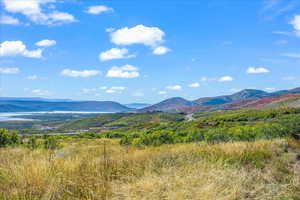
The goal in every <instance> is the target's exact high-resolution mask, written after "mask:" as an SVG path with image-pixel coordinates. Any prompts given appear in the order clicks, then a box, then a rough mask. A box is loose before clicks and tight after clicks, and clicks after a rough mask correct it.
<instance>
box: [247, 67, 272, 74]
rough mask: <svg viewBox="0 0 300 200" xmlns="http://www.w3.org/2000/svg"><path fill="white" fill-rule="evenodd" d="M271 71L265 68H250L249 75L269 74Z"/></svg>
mask: <svg viewBox="0 0 300 200" xmlns="http://www.w3.org/2000/svg"><path fill="white" fill-rule="evenodd" d="M269 72H270V71H269V70H268V69H267V68H264V67H249V68H248V69H247V73H248V74H261V73H269Z"/></svg>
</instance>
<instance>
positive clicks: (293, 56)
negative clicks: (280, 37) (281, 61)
mask: <svg viewBox="0 0 300 200" xmlns="http://www.w3.org/2000/svg"><path fill="white" fill-rule="evenodd" d="M281 56H285V57H290V58H300V53H283V54H281Z"/></svg>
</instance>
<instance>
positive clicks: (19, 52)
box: [0, 41, 43, 58]
mask: <svg viewBox="0 0 300 200" xmlns="http://www.w3.org/2000/svg"><path fill="white" fill-rule="evenodd" d="M42 52H43V50H41V49H37V50H32V51H29V50H28V49H27V48H26V45H25V44H24V43H23V42H22V41H5V42H2V43H1V44H0V56H24V57H29V58H41V57H42Z"/></svg>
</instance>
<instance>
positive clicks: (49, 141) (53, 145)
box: [44, 136, 60, 150]
mask: <svg viewBox="0 0 300 200" xmlns="http://www.w3.org/2000/svg"><path fill="white" fill-rule="evenodd" d="M59 147H60V145H59V142H58V140H57V139H56V137H54V136H48V137H47V138H46V139H45V141H44V148H45V149H50V150H54V149H57V148H59Z"/></svg>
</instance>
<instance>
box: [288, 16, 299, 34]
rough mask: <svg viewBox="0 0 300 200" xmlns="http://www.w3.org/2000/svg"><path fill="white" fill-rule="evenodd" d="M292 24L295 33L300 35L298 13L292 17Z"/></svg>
mask: <svg viewBox="0 0 300 200" xmlns="http://www.w3.org/2000/svg"><path fill="white" fill-rule="evenodd" d="M290 24H292V25H293V27H294V29H295V31H296V34H297V35H298V36H300V15H295V16H294V19H293V20H292V21H291V22H290Z"/></svg>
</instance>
